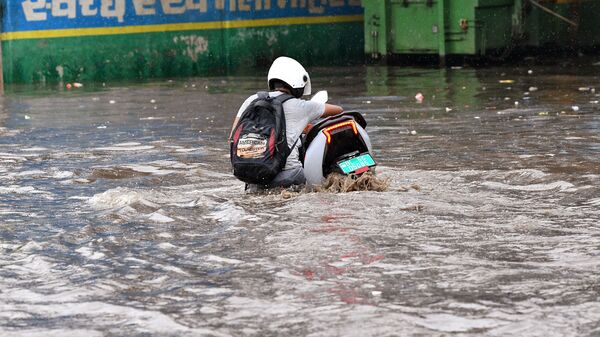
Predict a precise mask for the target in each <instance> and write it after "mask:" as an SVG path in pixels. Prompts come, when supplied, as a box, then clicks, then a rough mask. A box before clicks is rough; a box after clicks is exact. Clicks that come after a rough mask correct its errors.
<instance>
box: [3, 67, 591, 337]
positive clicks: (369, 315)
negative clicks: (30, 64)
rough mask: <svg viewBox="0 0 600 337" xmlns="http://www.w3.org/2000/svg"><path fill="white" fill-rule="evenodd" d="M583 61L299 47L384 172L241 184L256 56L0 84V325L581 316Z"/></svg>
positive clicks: (215, 331)
mask: <svg viewBox="0 0 600 337" xmlns="http://www.w3.org/2000/svg"><path fill="white" fill-rule="evenodd" d="M597 61H599V60H596V59H577V60H559V61H555V62H550V63H549V64H538V65H528V64H526V62H525V63H524V64H523V65H519V66H505V67H486V68H481V69H473V68H468V67H465V68H462V69H451V68H449V69H425V68H407V67H389V68H386V67H376V66H373V67H371V66H369V67H363V66H355V67H339V68H314V69H310V71H311V74H312V77H313V88H314V89H317V90H321V89H327V90H328V91H329V95H330V102H332V103H335V104H341V105H342V106H344V107H345V108H346V110H359V111H362V112H363V113H364V115H365V117H366V120H367V122H368V123H369V125H368V126H367V131H368V132H369V135H370V137H371V140H372V142H373V147H374V157H375V159H376V160H377V161H378V163H379V166H378V169H377V174H378V176H379V177H381V178H386V179H389V182H390V188H389V190H388V191H387V192H351V193H324V192H320V193H287V194H281V193H273V194H259V195H255V194H245V193H244V188H243V184H242V183H240V182H239V181H237V180H235V178H234V177H233V176H232V175H231V174H230V166H229V161H228V158H229V153H228V147H227V144H226V137H227V135H228V132H229V129H230V127H231V121H232V118H233V116H234V114H235V112H236V111H237V109H238V107H239V105H240V104H241V102H242V101H243V100H244V99H245V98H246V97H247V96H248V95H250V94H252V93H253V92H255V91H257V90H259V89H262V88H264V85H265V80H264V78H263V77H262V76H263V75H261V74H259V75H256V76H243V77H223V78H195V79H174V80H172V81H156V82H151V83H139V84H115V83H106V85H105V86H101V85H100V84H98V85H96V86H92V85H90V84H86V83H84V87H83V88H80V89H77V90H71V91H66V90H63V89H60V88H59V86H51V85H49V86H46V87H43V88H38V89H36V90H32V89H31V88H21V87H12V88H9V92H7V93H6V94H5V96H4V97H3V98H1V106H2V109H1V111H0V335H2V336H481V335H485V336H545V337H547V336H598V335H600V281H599V278H598V275H600V104H599V103H598V101H600V82H599V78H598V75H597V74H599V72H600V66H595V65H593V64H594V62H597ZM595 86H598V88H597V89H596V88H594V87H595ZM418 92H421V93H422V94H423V95H424V97H425V99H424V101H423V102H422V103H418V102H416V101H415V98H414V97H415V94H416V93H418Z"/></svg>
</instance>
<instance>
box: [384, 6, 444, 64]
mask: <svg viewBox="0 0 600 337" xmlns="http://www.w3.org/2000/svg"><path fill="white" fill-rule="evenodd" d="M391 17H392V20H391V29H390V31H391V32H392V34H393V46H392V51H393V52H394V53H423V54H424V53H431V52H434V53H437V50H438V31H439V26H438V12H437V6H436V5H435V3H432V4H431V5H428V4H427V2H425V1H422V2H414V3H410V2H409V3H408V5H405V4H404V3H403V2H392V3H391Z"/></svg>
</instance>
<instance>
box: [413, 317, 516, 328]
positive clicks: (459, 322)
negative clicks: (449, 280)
mask: <svg viewBox="0 0 600 337" xmlns="http://www.w3.org/2000/svg"><path fill="white" fill-rule="evenodd" d="M415 323H416V324H418V325H420V326H423V327H425V328H428V329H431V330H435V331H441V332H468V331H470V330H473V329H490V328H495V327H498V326H500V325H503V324H505V323H504V322H501V321H498V320H494V319H488V318H466V317H460V316H456V315H450V314H431V315H426V316H425V318H421V319H417V320H416V322H415Z"/></svg>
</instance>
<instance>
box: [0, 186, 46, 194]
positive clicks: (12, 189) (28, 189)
mask: <svg viewBox="0 0 600 337" xmlns="http://www.w3.org/2000/svg"><path fill="white" fill-rule="evenodd" d="M12 193H14V194H47V195H48V194H49V193H48V192H45V191H40V190H37V189H35V187H32V186H19V185H10V186H8V187H1V186H0V194H12Z"/></svg>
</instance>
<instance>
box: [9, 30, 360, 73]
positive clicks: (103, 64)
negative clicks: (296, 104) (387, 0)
mask: <svg viewBox="0 0 600 337" xmlns="http://www.w3.org/2000/svg"><path fill="white" fill-rule="evenodd" d="M363 44H364V40H363V26H362V23H360V22H356V23H335V24H312V25H289V26H288V25H286V26H273V27H256V28H239V29H223V30H202V31H181V32H161V33H142V34H127V35H110V36H89V37H70V38H50V39H31V40H9V41H4V42H3V43H2V48H3V52H4V79H5V82H6V83H33V82H45V81H60V80H63V81H67V82H70V81H97V82H102V81H108V80H113V79H147V78H159V77H178V76H198V75H213V74H229V73H235V72H239V71H244V69H246V68H252V67H256V66H264V65H266V64H268V63H269V62H271V60H273V59H274V58H275V57H277V56H280V55H288V56H291V57H294V58H297V59H298V60H299V61H301V62H302V63H303V64H306V65H332V64H344V63H359V62H362V60H363ZM32 51H35V52H32Z"/></svg>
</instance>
